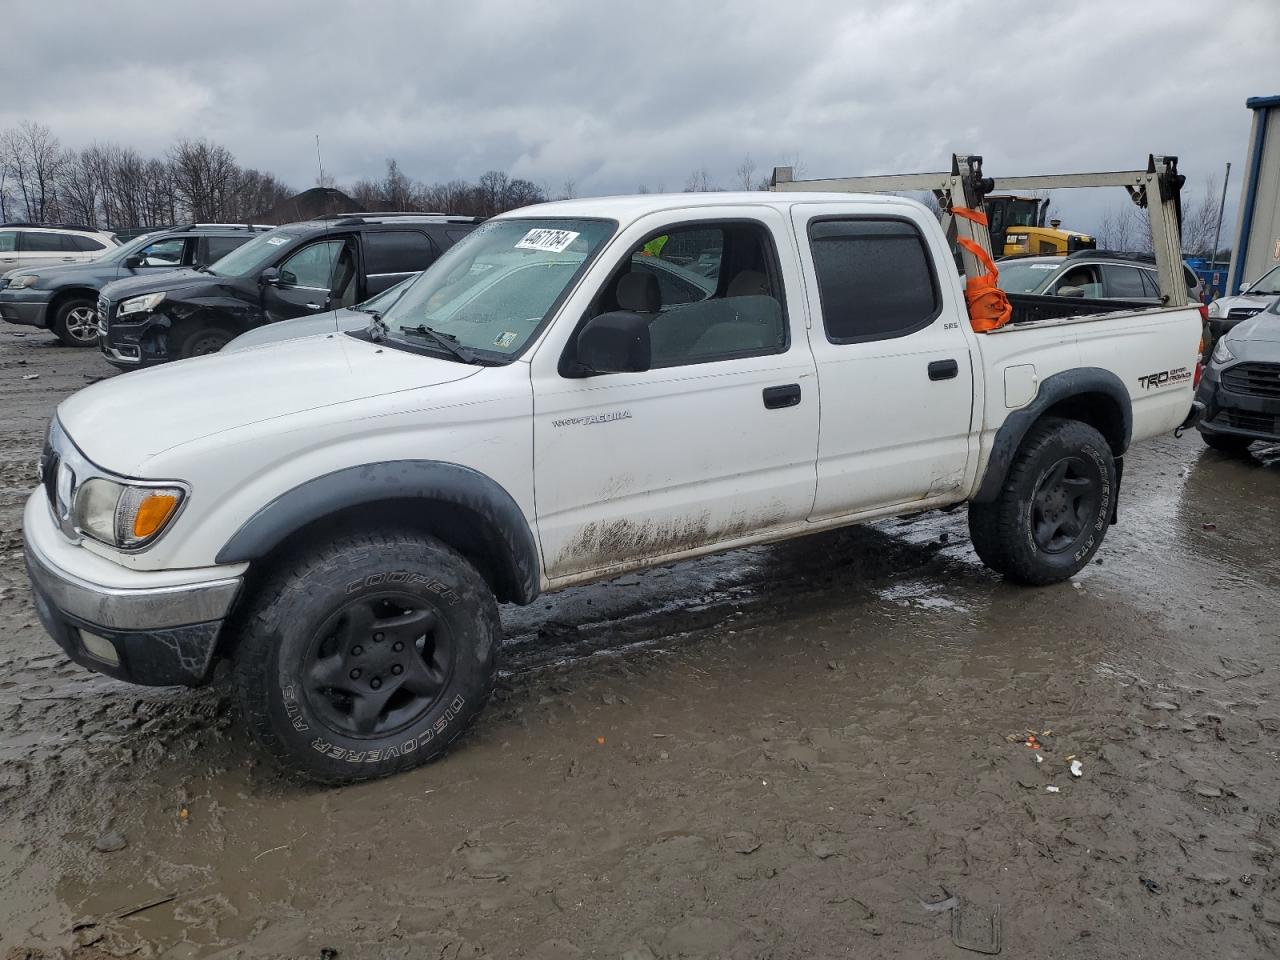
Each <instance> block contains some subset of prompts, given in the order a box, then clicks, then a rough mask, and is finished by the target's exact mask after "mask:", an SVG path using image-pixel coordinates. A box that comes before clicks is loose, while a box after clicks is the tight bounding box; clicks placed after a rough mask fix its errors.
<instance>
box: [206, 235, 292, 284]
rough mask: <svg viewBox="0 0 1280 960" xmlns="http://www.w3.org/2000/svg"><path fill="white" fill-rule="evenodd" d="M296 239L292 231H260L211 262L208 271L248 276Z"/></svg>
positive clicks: (222, 275) (217, 274) (226, 274)
mask: <svg viewBox="0 0 1280 960" xmlns="http://www.w3.org/2000/svg"><path fill="white" fill-rule="evenodd" d="M293 239H294V235H293V234H291V233H285V232H283V231H282V230H268V231H267V232H266V233H260V234H258V235H257V236H256V237H254V238H253V239H252V240H250V241H249V242H248V243H246V244H244V245H243V246H239V247H236V248H235V249H234V250H232V251H231V252H230V253H228V254H227V255H226V256H225V257H223V258H222V259H221V260H215V261H214V262H213V263H211V264H209V266H208V271H209V272H210V273H212V274H213V275H214V276H218V277H247V276H248V275H249V274H251V273H253V272H254V271H255V270H257V269H258V268H259V267H265V266H266V265H267V262H268V261H269V260H271V259H272V258H273V257H274V256H275V255H276V254H277V253H279V251H280V248H281V247H283V246H284V245H285V244H287V243H289V242H290V241H291V240H293Z"/></svg>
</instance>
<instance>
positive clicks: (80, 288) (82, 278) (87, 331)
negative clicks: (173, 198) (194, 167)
mask: <svg viewBox="0 0 1280 960" xmlns="http://www.w3.org/2000/svg"><path fill="white" fill-rule="evenodd" d="M270 229H271V228H270V227H266V226H252V225H249V224H234V223H190V224H187V225H186V226H181V227H167V228H164V229H159V230H155V231H153V232H150V233H146V234H144V235H142V236H140V237H136V238H135V239H133V240H131V241H129V242H128V243H126V244H124V246H120V247H113V248H111V249H110V250H108V251H107V252H106V253H103V254H101V255H100V256H98V257H97V258H95V259H93V260H88V261H85V262H84V263H68V264H58V265H56V266H54V265H48V266H40V267H32V268H30V269H19V270H14V271H11V272H10V273H8V274H7V275H6V276H5V278H4V281H3V284H0V318H3V319H4V320H7V321H8V322H9V323H20V324H25V325H26V326H30V327H43V328H45V329H48V330H52V331H53V332H54V333H56V334H57V335H58V337H59V339H61V340H62V342H63V343H66V344H68V345H69V346H73V347H93V346H96V345H97V343H98V318H97V311H96V309H95V305H96V304H97V301H98V294H99V292H101V290H102V288H103V287H105V286H106V285H107V284H108V283H111V282H112V281H113V280H120V279H123V278H126V277H128V278H132V277H137V278H145V280H146V281H148V282H150V281H152V280H154V279H155V277H156V274H157V273H158V272H160V271H171V270H174V269H175V268H178V267H192V266H195V265H197V264H203V263H212V262H213V261H214V260H218V259H220V258H222V257H224V256H226V255H227V254H228V253H230V252H231V251H232V250H234V249H236V247H238V246H240V245H241V244H243V243H245V242H246V241H247V240H249V238H250V237H252V236H253V235H254V234H255V233H265V232H266V231H267V230H270Z"/></svg>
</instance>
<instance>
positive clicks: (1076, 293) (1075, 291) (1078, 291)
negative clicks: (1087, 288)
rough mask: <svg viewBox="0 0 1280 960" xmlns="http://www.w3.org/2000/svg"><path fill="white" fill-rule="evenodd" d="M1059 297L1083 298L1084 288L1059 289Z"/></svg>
mask: <svg viewBox="0 0 1280 960" xmlns="http://www.w3.org/2000/svg"><path fill="white" fill-rule="evenodd" d="M1058 296H1060V297H1083V296H1084V287H1059V288H1058Z"/></svg>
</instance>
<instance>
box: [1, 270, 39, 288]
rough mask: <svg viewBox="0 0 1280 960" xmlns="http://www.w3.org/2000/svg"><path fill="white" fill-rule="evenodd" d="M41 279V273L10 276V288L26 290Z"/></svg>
mask: <svg viewBox="0 0 1280 960" xmlns="http://www.w3.org/2000/svg"><path fill="white" fill-rule="evenodd" d="M39 279H40V274H38V273H24V274H22V275H21V276H17V277H10V278H9V289H10V290H25V289H27V287H29V286H31V285H32V284H33V283H35V282H36V281H37V280H39Z"/></svg>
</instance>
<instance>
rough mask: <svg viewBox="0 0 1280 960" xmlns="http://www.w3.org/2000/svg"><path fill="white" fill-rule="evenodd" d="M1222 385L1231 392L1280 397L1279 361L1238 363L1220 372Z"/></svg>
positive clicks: (1253, 395) (1275, 398) (1269, 397)
mask: <svg viewBox="0 0 1280 960" xmlns="http://www.w3.org/2000/svg"><path fill="white" fill-rule="evenodd" d="M1222 385H1223V386H1224V387H1226V388H1227V389H1228V390H1230V391H1231V392H1232V393H1244V394H1248V395H1249V396H1251V397H1266V398H1268V399H1272V400H1277V399H1280V363H1238V364H1236V365H1235V366H1234V367H1228V368H1227V369H1226V370H1224V371H1223V372H1222Z"/></svg>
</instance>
